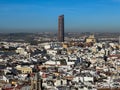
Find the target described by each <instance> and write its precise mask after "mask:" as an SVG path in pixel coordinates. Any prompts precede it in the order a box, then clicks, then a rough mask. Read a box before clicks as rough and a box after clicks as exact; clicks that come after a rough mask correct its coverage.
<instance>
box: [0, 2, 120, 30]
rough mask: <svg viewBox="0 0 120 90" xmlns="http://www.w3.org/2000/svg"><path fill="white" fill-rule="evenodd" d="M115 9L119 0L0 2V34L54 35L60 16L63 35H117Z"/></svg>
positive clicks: (119, 17) (118, 13)
mask: <svg viewBox="0 0 120 90" xmlns="http://www.w3.org/2000/svg"><path fill="white" fill-rule="evenodd" d="M119 9H120V1H119V0H76V1H75V0H66V1H65V0H36V1H35V0H10V1H9V0H0V31H1V32H41V31H48V32H50V31H52V32H54V31H56V32H57V27H58V25H57V22H58V20H57V17H58V16H59V15H61V14H64V15H65V16H66V18H65V31H66V32H69V31H76V32H82V31H89V32H94V31H95V32H104V31H106V32H107V31H110V32H119V29H120V25H119V24H120V10H119ZM51 21H52V22H51Z"/></svg>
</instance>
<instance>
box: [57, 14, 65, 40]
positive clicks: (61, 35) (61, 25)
mask: <svg viewBox="0 0 120 90" xmlns="http://www.w3.org/2000/svg"><path fill="white" fill-rule="evenodd" d="M58 41H59V42H64V15H61V16H59V17H58Z"/></svg>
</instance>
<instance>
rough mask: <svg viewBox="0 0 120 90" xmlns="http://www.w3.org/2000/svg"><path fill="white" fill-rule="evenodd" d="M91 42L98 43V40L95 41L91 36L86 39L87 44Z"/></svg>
mask: <svg viewBox="0 0 120 90" xmlns="http://www.w3.org/2000/svg"><path fill="white" fill-rule="evenodd" d="M90 42H93V43H95V42H96V39H95V37H94V35H90V36H89V37H88V38H87V39H86V43H90Z"/></svg>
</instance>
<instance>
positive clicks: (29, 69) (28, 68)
mask: <svg viewBox="0 0 120 90" xmlns="http://www.w3.org/2000/svg"><path fill="white" fill-rule="evenodd" d="M16 69H17V70H20V71H21V72H22V73H32V68H31V67H27V66H24V67H21V66H17V67H16Z"/></svg>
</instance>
